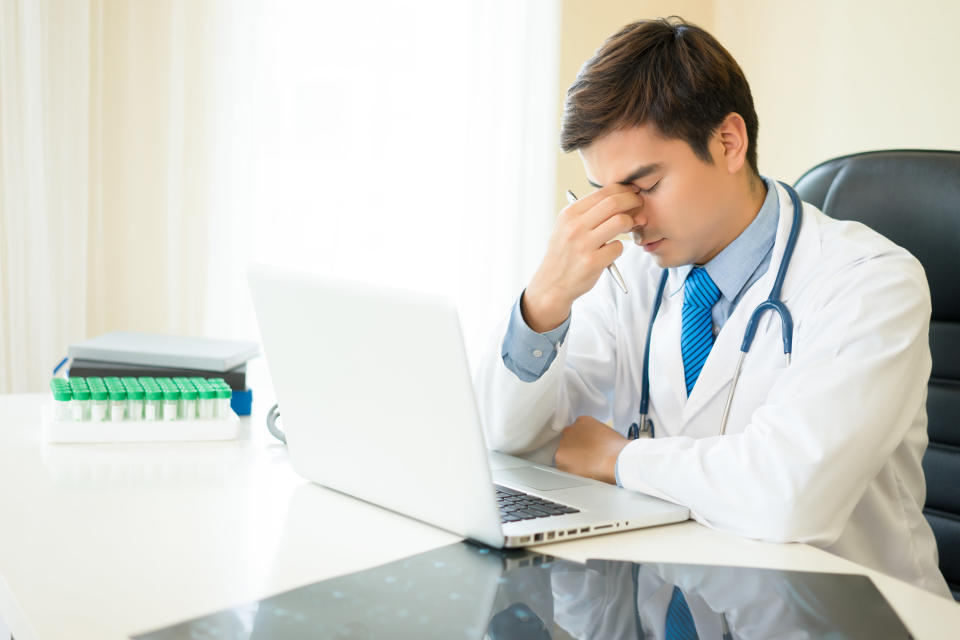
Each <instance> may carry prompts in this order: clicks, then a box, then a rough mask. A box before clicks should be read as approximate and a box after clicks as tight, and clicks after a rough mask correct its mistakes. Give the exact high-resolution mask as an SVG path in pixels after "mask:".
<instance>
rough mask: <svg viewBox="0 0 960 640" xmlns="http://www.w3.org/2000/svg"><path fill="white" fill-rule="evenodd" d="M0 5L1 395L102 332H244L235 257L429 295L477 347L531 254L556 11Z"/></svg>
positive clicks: (114, 1)
mask: <svg viewBox="0 0 960 640" xmlns="http://www.w3.org/2000/svg"><path fill="white" fill-rule="evenodd" d="M0 6H2V7H3V9H2V13H0V72H2V75H0V167H2V172H0V180H2V183H0V186H2V194H3V197H2V200H0V239H2V242H3V245H2V247H3V255H2V262H0V286H2V289H0V391H20V390H25V389H40V388H42V387H43V386H44V385H45V384H46V380H47V378H48V377H49V374H50V370H51V368H52V366H53V365H54V364H55V363H56V362H57V361H58V360H59V358H60V357H61V356H62V355H63V354H64V353H65V351H66V346H67V345H68V344H69V343H70V342H72V341H74V340H77V339H80V338H83V337H86V336H91V335H96V334H98V333H102V332H104V331H109V330H114V329H133V330H143V331H158V332H165V333H179V334H185V335H207V336H224V337H254V338H256V326H255V321H254V316H253V312H252V309H251V307H250V302H249V296H248V294H247V289H246V280H245V274H244V268H245V266H246V264H247V263H248V262H249V261H251V260H257V261H265V262H272V263H280V264H287V265H291V266H296V267H300V268H304V269H310V270H314V271H324V272H328V273H330V272H332V273H339V274H342V275H345V276H348V277H354V278H361V279H365V280H374V281H380V282H387V283H392V284H400V285H403V286H407V287H412V288H417V289H431V290H440V291H445V292H447V293H449V294H451V295H452V296H454V297H455V298H456V299H457V300H458V301H459V302H460V305H461V311H462V319H463V322H464V325H465V329H466V333H467V339H468V349H469V350H470V351H471V352H475V350H476V348H477V345H479V344H480V343H481V342H483V339H484V338H485V336H486V334H487V332H488V331H489V330H490V328H491V326H492V325H493V323H494V322H495V321H496V320H497V319H498V318H499V317H501V316H502V315H503V314H504V313H505V312H506V309H507V307H508V305H509V304H510V302H511V301H512V299H513V298H514V297H515V296H516V295H518V294H519V291H520V288H521V287H522V286H523V282H524V281H525V280H526V279H527V278H528V277H529V275H530V274H531V273H532V270H533V268H534V267H535V265H536V262H537V261H538V260H539V257H540V254H541V252H542V250H543V247H544V245H545V242H546V238H547V235H548V234H549V230H550V227H551V225H552V219H553V213H554V212H553V211H552V202H551V199H552V194H553V170H554V163H555V149H556V129H557V111H558V109H557V104H556V97H557V93H558V92H557V89H556V67H557V64H556V62H557V37H558V28H559V26H558V20H559V18H558V13H559V9H558V7H557V4H556V2H555V1H554V0H539V1H538V0H529V1H527V2H516V1H512V0H495V1H492V0H471V1H469V2H441V1H439V0H416V1H413V2H404V3H397V2H390V1H388V0H379V1H375V2H367V3H347V2H338V3H333V2H313V1H307V0H302V1H293V0H286V1H283V2H272V1H269V2H268V1H265V0H264V1H258V0H246V1H243V2H241V1H237V0H202V1H189V0H168V1H165V2H137V1H134V0H91V1H89V2H80V1H76V0H61V1H59V2H54V1H52V0H23V1H21V0H0ZM11 185H12V186H11Z"/></svg>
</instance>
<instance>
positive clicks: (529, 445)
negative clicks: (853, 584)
mask: <svg viewBox="0 0 960 640" xmlns="http://www.w3.org/2000/svg"><path fill="white" fill-rule="evenodd" d="M777 190H778V199H779V202H780V215H779V224H778V228H777V237H776V242H775V244H774V248H773V254H772V256H771V261H770V267H769V269H768V270H767V272H766V274H765V275H763V276H762V277H761V278H760V279H759V280H757V282H755V283H754V284H753V285H752V286H751V287H750V289H749V290H748V291H747V292H745V294H744V296H743V297H742V299H741V300H740V302H739V303H738V304H737V306H736V308H735V309H734V310H733V313H732V315H731V316H730V318H729V319H728V320H727V322H726V323H725V324H724V326H723V329H722V330H721V331H720V333H719V334H718V336H717V339H716V342H715V344H714V347H713V349H712V351H711V352H710V355H709V357H708V358H707V360H706V363H705V364H704V366H703V370H702V371H701V373H700V377H699V379H698V380H697V384H696V386H695V387H694V389H693V392H692V394H691V395H690V397H689V398H687V397H686V391H685V385H684V374H683V364H682V359H681V357H680V326H681V322H680V313H681V308H682V304H683V282H682V281H681V279H680V277H679V276H678V275H677V274H676V273H675V271H676V270H674V272H672V273H671V276H670V277H669V278H668V280H667V287H666V290H665V294H664V299H663V302H662V303H661V306H660V312H659V315H658V317H657V320H656V322H655V324H654V328H653V338H652V344H651V348H650V398H651V401H650V416H651V418H652V419H653V421H654V424H655V428H656V438H655V439H652V440H651V439H641V440H637V441H634V442H631V443H630V444H629V445H627V447H626V448H625V449H624V450H623V452H622V453H621V455H620V459H619V474H620V480H621V482H622V484H623V486H624V487H626V488H628V489H633V490H636V491H642V492H644V493H648V494H650V495H654V496H658V497H661V498H665V499H667V500H671V501H673V502H677V503H680V504H683V505H686V506H688V507H689V508H690V510H691V513H692V517H693V518H694V519H696V520H697V521H698V522H700V523H702V524H705V525H707V526H710V527H713V528H716V529H720V530H724V531H729V532H734V533H737V534H740V535H744V536H749V537H752V538H758V539H763V540H769V541H780V542H792V541H796V542H805V543H809V544H812V545H815V546H818V547H821V548H824V549H826V550H828V551H831V552H834V553H836V554H837V555H840V556H843V557H845V558H849V559H851V560H853V561H855V562H859V563H861V564H863V565H866V566H868V567H872V568H875V569H879V570H881V571H884V572H886V573H889V574H892V575H894V576H896V577H898V578H900V579H902V580H905V581H907V582H910V583H913V584H915V585H917V586H920V587H922V588H925V589H929V590H931V591H934V592H937V593H940V594H943V595H948V594H949V591H948V589H947V586H946V582H945V580H944V579H943V576H942V575H941V574H940V572H939V570H938V568H937V550H936V543H935V541H934V538H933V534H932V532H931V530H930V527H929V525H928V524H927V522H926V520H925V519H924V517H923V514H922V513H921V508H922V505H923V503H924V499H925V492H926V490H925V484H924V477H923V472H922V470H921V466H920V460H921V458H922V456H923V452H924V450H925V448H926V445H927V418H926V409H925V404H926V388H927V380H928V378H929V375H930V349H929V344H928V338H927V334H928V328H929V318H930V294H929V289H928V287H927V282H926V278H925V276H924V272H923V268H922V267H921V266H920V264H919V262H917V260H916V259H915V258H913V256H911V255H910V254H909V253H908V252H907V251H905V250H903V249H901V248H900V247H897V246H896V245H894V244H893V243H891V242H890V241H888V240H887V239H885V238H883V237H882V236H880V235H879V234H877V233H875V232H873V231H872V230H870V229H869V228H867V227H865V226H864V225H861V224H859V223H855V222H848V221H838V220H834V219H832V218H829V217H827V216H826V215H824V214H823V213H822V212H820V211H819V210H817V209H816V208H815V207H813V206H812V205H809V204H805V205H804V210H803V222H802V225H801V229H800V234H799V237H798V240H797V245H796V249H795V251H794V255H793V259H792V261H791V263H790V266H789V268H788V270H787V276H786V279H785V281H784V285H783V294H782V298H783V300H784V302H785V303H786V305H787V306H788V307H789V309H790V311H791V313H792V315H793V322H794V336H793V356H792V358H793V359H792V363H791V364H789V366H788V365H787V361H786V358H785V356H784V355H783V347H782V342H781V330H780V323H779V320H778V319H777V316H776V314H774V313H770V312H768V313H767V314H766V315H765V316H764V319H763V321H761V323H760V327H759V330H758V332H757V336H756V339H755V340H754V342H753V346H752V348H751V350H750V353H749V354H748V355H747V357H746V360H745V362H744V367H743V373H742V375H741V377H740V381H739V383H738V385H737V389H736V395H735V398H734V402H733V408H732V410H731V413H730V419H729V422H728V425H727V434H726V435H725V436H722V437H720V436H719V435H718V433H719V428H720V418H721V415H722V412H723V405H724V402H725V401H726V397H727V392H728V390H729V384H730V381H731V378H732V376H733V371H734V368H735V365H736V359H737V357H738V355H739V349H740V343H741V341H742V339H743V332H744V327H745V325H746V322H747V319H748V318H749V315H750V313H751V312H752V311H753V309H754V308H755V307H756V306H757V304H759V303H760V302H761V301H762V300H764V299H766V297H767V296H768V295H769V292H770V289H771V286H772V284H773V281H774V279H775V278H776V273H777V270H778V268H779V266H780V262H781V259H782V257H783V251H784V246H785V244H786V238H787V235H788V233H789V231H790V226H791V222H792V218H793V212H792V206H791V203H790V198H789V196H788V195H787V193H786V192H785V191H784V189H783V187H782V186H780V185H779V184H778V185H777ZM618 265H619V268H620V271H621V272H622V273H623V276H624V279H625V280H626V283H627V287H628V289H629V291H630V293H629V294H627V295H624V294H623V293H622V292H620V291H619V290H618V289H617V288H616V286H615V285H614V283H613V281H612V279H611V278H610V277H609V276H607V275H606V274H605V275H604V276H603V277H601V278H600V280H599V281H598V283H597V285H596V286H595V287H594V288H593V289H592V290H591V291H590V292H588V293H587V294H585V295H584V296H582V297H581V298H580V299H578V300H577V301H576V303H575V304H574V307H573V311H572V314H571V323H570V329H569V331H568V334H567V337H566V339H565V340H564V342H563V344H562V345H561V346H560V348H559V350H558V353H557V357H556V359H555V360H554V362H553V363H552V364H551V366H550V368H549V369H548V370H547V371H546V372H545V373H544V375H543V376H542V377H541V378H540V379H539V380H537V381H535V382H529V383H528V382H522V381H521V380H519V379H518V378H517V377H516V376H515V375H514V374H513V373H512V372H510V371H509V370H508V369H507V368H506V366H505V365H504V364H503V361H502V358H501V356H500V346H501V343H502V340H503V335H504V331H505V328H506V323H504V325H503V326H502V327H501V328H500V329H499V330H498V331H497V332H496V335H495V338H494V340H493V341H492V344H491V345H490V348H489V349H488V350H487V353H486V354H485V356H484V358H483V359H482V361H481V362H480V363H479V364H478V368H477V371H476V376H475V378H476V379H475V383H476V389H477V394H478V403H479V406H480V411H481V417H482V420H483V424H484V429H485V432H486V436H487V444H488V446H489V447H490V448H492V449H496V450H499V451H503V452H505V453H513V454H517V453H528V452H534V454H535V457H536V453H537V452H539V454H540V455H541V457H542V456H543V455H544V453H546V455H547V456H548V457H551V456H552V453H551V452H552V451H553V450H555V446H556V440H557V437H558V435H559V432H560V431H561V430H562V429H563V428H564V427H565V426H567V425H569V424H571V423H572V422H573V421H574V420H575V419H576V418H577V417H578V416H581V415H589V416H593V417H594V418H597V419H599V420H601V421H611V420H612V425H613V426H614V428H615V429H616V430H617V431H619V432H620V433H623V434H626V430H627V428H628V427H629V425H630V424H631V423H632V422H636V421H637V418H638V412H639V406H640V379H641V370H642V365H643V346H644V340H645V337H646V332H647V326H648V324H649V318H650V310H651V303H652V299H653V297H654V296H655V294H656V290H657V284H658V282H659V277H660V273H661V269H660V268H659V267H657V266H656V264H655V263H654V261H653V260H652V258H651V257H650V256H649V255H647V254H646V253H645V252H643V251H642V250H640V249H639V248H638V247H634V246H628V247H627V249H626V251H625V252H624V255H623V256H621V258H620V259H619V260H618Z"/></svg>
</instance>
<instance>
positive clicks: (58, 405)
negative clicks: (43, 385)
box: [50, 378, 73, 422]
mask: <svg viewBox="0 0 960 640" xmlns="http://www.w3.org/2000/svg"><path fill="white" fill-rule="evenodd" d="M50 391H51V392H52V393H53V419H54V420H56V421H57V422H65V421H68V420H70V418H71V413H70V401H71V400H73V393H71V392H70V383H69V382H67V381H66V380H64V379H63V378H51V379H50Z"/></svg>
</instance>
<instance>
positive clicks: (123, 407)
mask: <svg viewBox="0 0 960 640" xmlns="http://www.w3.org/2000/svg"><path fill="white" fill-rule="evenodd" d="M107 391H109V392H110V420H111V421H113V422H121V421H123V420H126V418H127V390H126V389H124V387H123V383H122V382H120V380H117V381H116V382H110V383H108V384H107Z"/></svg>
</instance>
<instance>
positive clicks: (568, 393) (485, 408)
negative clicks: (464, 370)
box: [474, 278, 615, 454]
mask: <svg viewBox="0 0 960 640" xmlns="http://www.w3.org/2000/svg"><path fill="white" fill-rule="evenodd" d="M607 281H612V279H610V278H603V279H601V281H600V282H599V283H598V284H597V286H595V287H594V288H593V289H592V290H590V291H589V292H587V293H586V294H585V295H583V296H581V297H580V298H579V299H578V300H577V301H576V302H575V303H574V305H573V309H572V311H571V314H570V327H569V330H568V331H567V336H566V338H565V340H564V341H563V342H562V343H561V344H560V346H559V348H558V350H557V356H556V358H555V359H554V360H553V362H552V363H551V364H550V366H549V367H548V368H547V370H546V371H545V372H544V373H543V375H541V376H540V377H539V379H537V380H533V381H529V382H524V381H523V380H521V379H520V378H519V377H518V376H517V375H516V374H515V373H513V372H512V371H510V369H508V368H507V366H506V365H505V364H504V362H503V358H502V355H501V345H502V342H503V337H504V335H505V332H506V329H507V320H505V321H504V322H503V323H502V324H501V325H500V327H498V329H497V330H496V331H495V332H494V334H493V336H492V339H491V341H490V344H489V345H488V347H487V349H486V350H485V351H484V354H483V356H482V358H481V359H480V361H479V363H478V365H477V367H476V370H475V373H474V387H475V389H476V392H477V404H478V407H479V410H480V419H481V422H482V423H483V428H484V434H485V435H486V440H487V446H488V447H489V448H491V449H494V450H497V451H502V452H504V453H511V454H516V453H526V452H530V451H533V450H535V449H538V448H540V447H542V446H543V445H545V444H547V443H549V442H550V441H551V440H554V439H555V438H556V437H557V436H558V435H559V433H560V431H562V430H563V428H564V427H565V426H567V425H569V424H571V423H572V422H573V421H574V420H575V419H576V418H577V417H579V416H581V415H590V416H593V417H595V418H597V419H598V420H602V421H603V420H609V419H610V417H611V408H610V407H611V405H610V394H611V393H612V392H611V390H612V389H613V383H614V375H615V366H614V349H615V337H614V331H613V319H614V318H615V309H614V308H613V305H614V304H615V299H614V297H613V291H612V289H611V286H612V285H611V284H610V282H607Z"/></svg>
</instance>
